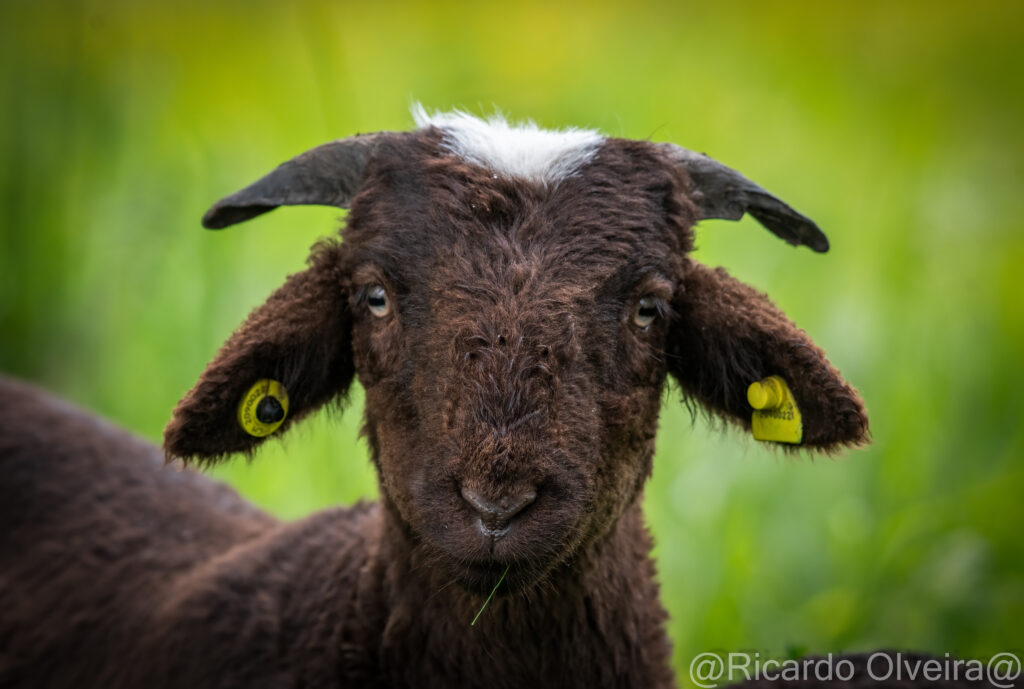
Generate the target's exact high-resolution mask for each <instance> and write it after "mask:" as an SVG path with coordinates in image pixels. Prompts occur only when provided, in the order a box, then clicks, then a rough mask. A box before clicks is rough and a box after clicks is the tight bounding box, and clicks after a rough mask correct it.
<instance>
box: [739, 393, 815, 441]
mask: <svg viewBox="0 0 1024 689" xmlns="http://www.w3.org/2000/svg"><path fill="white" fill-rule="evenodd" d="M747 401H748V402H750V406H751V407H753V408H754V418H753V419H752V423H751V426H752V430H753V431H754V437H755V438H756V439H758V440H770V441H774V442H777V443H792V444H794V445H799V444H800V443H801V442H803V439H804V424H803V420H802V419H801V417H800V409H799V408H798V407H797V406H796V400H795V399H793V393H792V392H790V390H789V386H788V385H786V381H784V380H783V379H782V378H780V377H779V376H769V377H767V378H765V379H764V380H760V381H758V382H756V383H751V384H750V387H749V388H747Z"/></svg>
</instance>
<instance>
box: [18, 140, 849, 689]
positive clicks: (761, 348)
mask: <svg viewBox="0 0 1024 689" xmlns="http://www.w3.org/2000/svg"><path fill="white" fill-rule="evenodd" d="M453 136H454V135H453V133H452V130H450V129H446V128H445V127H443V126H434V125H430V126H424V127H422V128H420V129H418V130H416V131H414V132H407V133H381V134H375V135H369V136H363V137H354V138H352V139H346V140H342V141H339V142H334V143H332V144H327V145H325V146H323V147H320V148H318V149H314V150H313V151H310V152H308V153H306V154H303V155H302V156H299V157H298V158H296V159H293V160H292V161H289V162H287V163H285V164H284V165H282V166H280V167H279V168H277V169H276V170H275V171H273V172H272V173H270V174H269V175H267V177H265V178H263V179H262V180H260V181H258V182H257V183H255V184H253V185H251V186H250V187H247V188H246V189H243V190H242V191H240V192H237V193H236V194H233V195H231V196H229V197H227V198H225V199H224V200H222V201H221V202H218V204H216V205H215V206H214V207H213V208H212V209H211V210H210V212H209V213H208V214H207V216H206V218H205V219H204V223H205V224H206V225H207V226H209V227H214V228H217V227H224V226H227V225H230V224H233V223H236V222H241V221H243V220H247V219H249V218H252V217H255V216H257V215H259V214H261V213H264V212H267V211H269V210H272V209H273V208H275V207H277V206H280V205H289V204H298V203H325V204H333V205H338V206H343V207H350V213H349V216H348V219H347V223H346V226H345V228H344V229H343V230H342V241H326V242H323V243H321V244H319V245H317V246H316V247H314V249H313V252H312V256H311V258H310V262H309V267H308V268H306V269H305V270H304V271H302V272H299V273H296V274H295V275H292V276H291V277H290V278H288V280H287V282H286V283H285V284H284V285H283V286H282V287H281V288H280V289H278V290H277V291H276V292H275V293H274V294H273V295H272V296H271V297H270V298H269V300H268V301H267V302H266V303H265V304H263V305H262V306H260V307H259V308H257V309H256V310H255V311H253V313H252V314H251V315H250V316H249V318H248V320H246V321H245V322H244V323H243V324H242V326H241V327H240V328H239V329H238V330H237V331H236V332H235V333H234V334H233V335H232V336H231V337H230V338H229V339H228V341H227V342H226V343H225V345H224V346H223V348H222V349H221V350H220V352H219V353H218V354H217V355H216V356H215V357H214V359H213V360H212V362H211V363H210V364H209V366H208V367H207V369H206V370H205V371H204V372H203V374H202V375H201V377H200V379H199V382H198V383H197V384H196V385H195V387H194V388H193V389H192V390H191V391H190V392H189V393H188V394H187V395H186V396H185V397H184V399H183V400H182V401H181V402H180V404H179V405H178V407H177V409H175V410H174V414H173V418H172V420H171V422H170V423H169V424H168V426H167V429H166V431H165V436H164V449H163V453H161V451H160V450H158V449H157V448H154V447H152V446H150V445H148V444H146V443H144V442H142V441H140V440H138V439H136V438H134V437H132V436H130V435H128V434H126V433H124V432H122V431H119V430H117V429H115V428H112V427H110V426H109V425H107V424H105V423H104V422H102V421H99V420H97V419H95V418H93V417H91V416H89V415H87V414H85V413H83V412H80V411H78V410H75V409H73V408H70V407H69V406H67V405H65V404H64V403H61V402H59V401H55V400H53V399H51V398H49V397H47V396H45V395H44V394H43V393H41V392H40V391H38V390H35V389H32V388H30V387H27V386H25V385H23V384H19V383H16V382H13V381H4V382H2V383H0V404H2V405H3V410H2V412H3V413H0V463H2V465H3V472H4V480H3V481H2V482H0V517H2V519H3V523H4V524H5V528H4V529H3V531H2V532H0V610H3V611H4V612H3V614H2V615H0V685H2V686H5V687H6V686H9V687H28V686H32V687H38V686H47V687H76V688H79V687H83V686H103V687H188V688H189V689H199V688H201V687H284V686H288V687H329V686H342V687H350V686H351V687H354V686H360V687H364V686H365V687H394V688H398V687H487V688H488V689H496V688H500V687H516V688H519V687H670V686H674V685H675V679H674V677H673V673H672V671H671V669H670V665H669V660H670V646H669V642H668V638H667V636H666V633H665V629H664V623H665V620H666V613H665V611H664V609H663V608H662V606H661V604H660V602H659V599H658V586H657V583H656V581H655V576H654V564H653V562H652V560H651V558H650V551H651V540H650V538H649V536H648V534H647V531H646V529H645V527H644V523H643V517H642V513H641V508H640V505H641V500H642V491H643V486H644V483H645V481H646V480H647V478H648V477H649V476H650V473H651V468H652V459H653V456H654V442H655V435H656V430H657V423H658V411H659V407H660V404H661V400H662V395H663V391H664V388H665V385H666V381H667V380H668V379H669V378H670V377H671V378H675V380H677V381H678V383H679V385H680V386H681V388H682V390H683V392H684V393H685V395H686V396H687V398H688V399H689V400H691V401H692V402H693V403H695V404H698V405H701V406H703V407H704V408H706V409H707V410H708V411H709V412H711V413H713V414H717V415H720V416H721V417H723V418H725V419H727V420H729V421H732V422H736V423H738V424H739V425H740V426H743V427H745V426H747V425H748V424H749V417H750V409H749V407H748V406H747V405H746V401H745V391H746V387H747V385H749V384H750V383H751V382H753V381H755V380H757V379H759V378H761V377H764V376H766V375H770V374H779V375H782V376H783V377H784V378H785V379H786V380H787V381H788V382H789V384H790V386H791V388H792V390H793V392H794V395H795V396H796V399H797V401H798V403H799V405H800V407H801V410H802V412H803V415H804V421H805V431H804V437H805V444H806V446H808V447H810V448H813V449H815V450H821V451H826V452H827V451H832V450H835V449H837V448H841V447H845V446H856V445H859V444H861V443H864V442H866V440H867V433H868V424H867V417H866V416H865V412H864V408H863V404H862V403H861V401H860V399H859V397H858V396H857V394H856V392H855V391H854V390H853V388H851V387H850V386H849V385H848V384H847V383H845V382H844V381H843V380H842V379H841V378H840V376H839V374H838V372H837V371H836V370H835V369H834V368H833V367H832V366H831V365H830V364H829V363H828V361H827V360H826V359H825V357H824V354H823V353H822V352H821V350H820V349H818V348H817V347H816V346H815V345H814V344H813V342H811V340H810V339H809V337H808V336H807V334H806V333H804V332H803V331H802V330H800V329H798V328H797V327H796V326H795V325H794V324H793V323H792V322H790V321H789V320H788V319H787V318H786V317H785V316H784V315H783V314H782V313H781V312H780V311H779V310H778V309H777V308H776V307H775V306H774V305H773V304H772V303H771V302H770V301H769V300H768V298H767V297H766V296H764V295H763V294H761V293H759V292H757V291H755V290H753V289H751V288H750V287H747V286H746V285H744V284H742V283H740V282H738V281H736V280H735V279H733V278H732V277H730V276H729V275H728V274H726V273H725V271H724V270H722V269H717V270H712V269H709V268H706V267H704V266H702V265H701V264H699V263H697V262H696V261H694V260H693V259H692V258H690V257H689V256H688V253H689V252H690V250H691V249H692V247H693V226H694V224H695V223H696V222H697V221H698V220H699V219H700V218H702V217H727V218H733V219H736V218H738V217H739V216H741V215H743V213H744V212H749V213H751V214H754V215H755V216H756V217H758V218H759V219H760V220H761V221H762V222H764V223H765V224H766V226H768V227H769V229H772V231H773V232H776V234H779V235H780V236H781V237H783V238H784V239H787V241H791V242H793V243H805V244H808V245H809V246H811V247H812V248H815V249H816V250H824V249H825V248H827V241H826V240H825V238H824V235H822V234H821V233H820V230H818V229H817V227H816V226H815V225H814V224H813V223H812V222H811V221H809V220H807V219H806V218H804V217H803V216H800V215H799V214H798V213H796V212H795V211H793V210H792V209H791V208H789V207H788V206H786V205H785V204H783V203H782V202H781V201H779V200H778V199H776V198H775V197H773V196H771V195H770V194H768V193H767V192H765V191H764V190H762V189H760V188H759V187H757V186H756V185H753V183H751V182H749V180H746V179H745V178H743V177H742V176H740V175H739V174H738V173H736V172H735V171H732V170H729V169H728V168H725V167H724V166H722V165H720V164H718V163H715V162H714V161H712V160H711V159H709V158H706V157H704V156H699V155H698V154H693V153H691V152H686V151H685V150H684V149H679V148H678V147H672V146H670V145H665V144H651V143H649V142H643V141H629V140H623V139H600V140H599V142H598V143H596V144H595V143H593V141H592V140H589V139H586V140H584V139H583V138H581V139H580V140H581V141H584V143H585V144H586V145H587V146H589V148H586V149H585V150H584V149H577V150H575V151H573V152H572V155H573V157H571V158H570V159H568V161H569V162H566V161H565V160H561V161H560V162H559V165H558V166H555V167H551V168H550V169H547V168H545V170H547V171H546V172H545V175H546V176H545V177H544V178H543V179H532V178H530V177H529V176H522V175H516V174H505V173H504V172H502V171H501V170H499V169H497V168H492V167H489V166H488V163H487V160H484V159H478V158H474V157H473V156H469V155H466V154H465V152H464V151H463V150H462V149H459V148H458V146H459V145H463V144H464V142H463V144H460V141H462V140H459V139H453V138H452V137H453ZM453 142H454V143H453ZM467 145H468V144H467ZM460 151H461V152H460ZM538 160H539V161H540V163H543V162H544V159H543V158H540V159H538ZM570 163H571V164H570ZM551 170H554V171H555V172H552V171H551ZM556 173H557V174H556ZM371 293H372V294H373V295H375V296H374V297H373V298H374V299H375V300H376V301H375V302H374V308H373V309H371V308H370V304H369V302H368V299H369V298H368V295H369V294H371ZM641 302H642V304H641ZM641 307H642V308H644V309H646V310H645V311H644V313H643V314H642V316H643V317H642V318H641V317H640V316H638V314H639V311H638V309H640V308H641ZM263 378H270V379H274V380H277V381H280V382H281V383H283V385H284V386H285V387H286V388H287V390H288V393H289V396H290V412H289V416H288V418H287V419H286V420H285V424H284V426H282V429H281V430H280V431H278V433H277V434H281V433H284V432H287V430H288V429H289V427H290V426H291V424H292V423H294V422H296V421H299V420H301V419H302V418H303V417H304V416H306V415H307V414H309V413H310V412H312V411H314V410H316V409H317V408H319V407H321V406H322V405H324V404H328V403H332V402H333V403H338V404H340V403H341V401H343V399H344V397H345V395H346V393H347V391H348V389H349V387H350V385H351V384H352V382H353V380H354V379H356V378H358V380H359V381H360V383H361V384H362V386H363V388H364V389H365V393H366V411H365V420H364V430H363V432H364V434H365V436H366V437H367V439H368V441H369V446H370V451H371V459H372V461H373V463H374V465H375V467H376V469H377V472H378V477H379V483H380V496H381V497H380V500H379V501H378V502H374V503H368V504H360V505H357V506H356V507H353V508H342V509H333V510H327V511H323V512H319V513H316V514H314V515H312V516H310V517H307V518H306V519H303V520H300V521H297V522H292V523H282V522H279V521H277V520H276V519H274V518H272V517H270V516H268V515H267V514H265V513H263V512H261V511H259V510H257V509H256V508H254V507H251V506H249V505H248V504H247V503H245V502H244V501H243V500H241V499H240V498H239V497H238V496H237V495H236V494H235V493H234V492H233V491H231V490H230V489H228V488H225V487H223V486H220V485H219V484H216V483H213V482H211V481H209V480H207V479H205V478H203V477H202V476H201V475H199V474H197V473H193V471H191V470H188V469H182V468H180V467H179V465H178V463H173V464H168V465H167V466H164V467H163V468H161V466H160V465H161V461H160V460H161V458H162V457H163V456H166V457H167V458H172V459H173V458H180V459H182V460H185V462H186V463H204V462H205V463H209V462H214V461H218V460H221V459H223V458H225V457H226V456H228V455H231V454H234V453H250V452H252V451H253V450H254V448H255V447H256V446H257V445H258V444H259V443H261V442H263V440H264V439H263V438H256V437H253V436H250V435H247V434H246V433H245V432H244V431H243V430H242V429H241V428H240V427H239V425H238V423H237V422H236V420H235V414H236V408H237V405H238V402H239V400H240V398H241V397H242V395H243V394H244V393H245V391H246V390H248V389H249V387H250V386H251V385H252V384H253V383H254V382H255V381H256V380H259V379H263ZM506 570H507V576H506V577H505V579H504V581H502V583H501V586H500V587H499V589H498V592H497V595H496V596H495V598H494V600H492V601H491V602H490V604H489V607H488V608H487V610H486V612H485V614H483V615H482V616H481V617H480V619H479V621H478V622H477V624H476V625H475V626H472V627H471V626H470V625H469V622H470V620H472V619H473V617H474V615H475V614H476V612H477V611H478V610H479V608H480V606H481V604H482V603H483V601H484V599H485V597H486V596H487V594H488V593H490V591H491V590H492V589H493V588H494V586H495V584H496V583H497V582H498V581H499V579H500V577H501V576H502V574H503V573H504V572H505V571H506Z"/></svg>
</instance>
